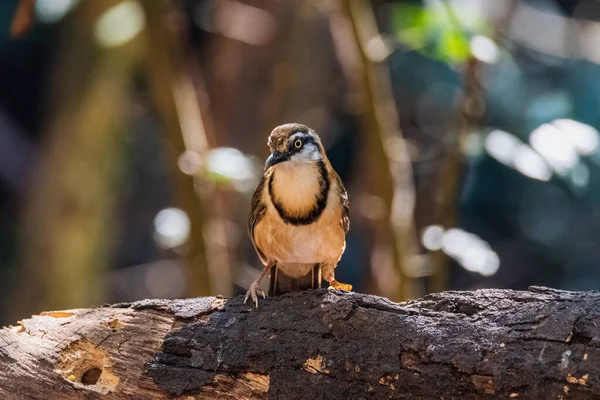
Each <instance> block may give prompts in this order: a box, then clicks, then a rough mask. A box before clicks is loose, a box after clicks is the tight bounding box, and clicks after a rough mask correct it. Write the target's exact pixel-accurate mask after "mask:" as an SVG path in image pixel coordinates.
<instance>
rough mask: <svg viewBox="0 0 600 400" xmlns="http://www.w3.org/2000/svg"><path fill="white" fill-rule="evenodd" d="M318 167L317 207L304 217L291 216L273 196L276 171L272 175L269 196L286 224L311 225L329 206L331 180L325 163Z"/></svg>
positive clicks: (319, 164) (318, 163)
mask: <svg viewBox="0 0 600 400" xmlns="http://www.w3.org/2000/svg"><path fill="white" fill-rule="evenodd" d="M317 166H318V167H319V187H320V190H319V194H318V195H317V197H316V198H315V200H316V201H315V205H314V206H313V207H312V209H310V210H309V211H308V212H307V213H306V214H304V215H295V216H291V215H289V214H287V213H286V212H285V209H284V208H283V205H282V204H281V202H280V201H279V200H277V199H276V198H275V196H274V195H273V179H274V177H275V171H273V173H272V174H271V178H270V179H269V196H270V197H271V201H272V202H273V205H274V206H275V209H276V210H277V213H278V214H279V216H280V217H281V219H282V220H283V222H285V223H286V224H291V225H309V224H312V223H313V222H315V221H316V220H318V219H319V217H320V216H321V214H323V210H325V207H326V206H327V197H328V196H329V187H330V183H329V179H328V176H327V167H326V166H325V163H324V162H323V161H318V162H317Z"/></svg>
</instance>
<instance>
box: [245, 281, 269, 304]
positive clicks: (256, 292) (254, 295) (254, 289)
mask: <svg viewBox="0 0 600 400" xmlns="http://www.w3.org/2000/svg"><path fill="white" fill-rule="evenodd" d="M258 296H262V298H263V299H266V298H267V296H266V295H265V292H263V290H262V289H261V288H260V286H258V283H257V282H253V283H252V285H250V288H249V289H248V291H247V292H246V297H245V298H244V304H246V302H247V301H248V299H249V298H251V299H252V301H253V302H254V305H255V307H256V308H258Z"/></svg>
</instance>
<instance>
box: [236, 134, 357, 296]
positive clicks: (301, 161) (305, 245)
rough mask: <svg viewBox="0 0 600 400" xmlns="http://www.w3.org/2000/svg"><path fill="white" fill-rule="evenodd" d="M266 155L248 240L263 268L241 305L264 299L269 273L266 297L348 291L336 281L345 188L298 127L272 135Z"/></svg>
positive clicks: (318, 146) (315, 140) (319, 147)
mask: <svg viewBox="0 0 600 400" xmlns="http://www.w3.org/2000/svg"><path fill="white" fill-rule="evenodd" d="M267 145H268V147H269V150H270V152H271V154H270V155H269V157H268V158H267V160H266V162H265V166H264V174H263V177H262V179H261V180H260V182H259V184H258V186H257V188H256V191H255V192H254V195H253V196H252V203H251V210H250V215H249V217H248V234H249V236H250V240H251V241H252V244H253V246H254V250H255V251H256V253H257V254H258V257H259V259H260V261H261V262H262V264H263V266H264V268H263V270H262V272H261V273H260V275H259V276H258V278H257V279H256V280H255V281H254V282H253V283H252V284H251V285H250V287H249V288H248V291H247V292H246V296H245V299H244V303H246V302H247V301H248V299H252V301H253V302H254V304H255V306H256V308H258V299H259V296H261V297H262V298H263V299H264V298H266V296H265V293H264V291H263V290H262V289H261V287H260V282H261V281H262V279H263V278H264V277H265V276H266V275H267V274H269V273H270V275H271V276H270V285H269V295H270V296H272V295H278V294H283V293H286V292H289V291H292V290H305V289H316V288H321V283H322V280H325V281H327V282H328V283H329V288H330V289H339V290H348V291H350V290H352V286H351V285H349V284H344V283H341V282H338V281H337V280H336V279H335V273H334V272H335V267H336V266H337V264H338V262H339V260H340V258H341V257H342V254H343V253H344V250H345V248H346V233H347V232H348V229H349V228H350V204H349V201H348V194H347V192H346V188H345V187H344V184H343V183H342V180H341V179H340V177H339V175H338V174H337V173H336V172H335V170H334V169H333V167H332V166H331V163H330V162H329V160H328V159H327V155H326V154H325V149H324V147H323V144H322V143H321V139H320V138H319V135H317V133H316V132H315V131H314V130H312V129H311V128H309V127H307V126H306V125H302V124H299V123H288V124H284V125H280V126H278V127H276V128H275V129H273V131H272V132H271V134H270V135H269V139H268V141H267Z"/></svg>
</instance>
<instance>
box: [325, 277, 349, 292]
mask: <svg viewBox="0 0 600 400" xmlns="http://www.w3.org/2000/svg"><path fill="white" fill-rule="evenodd" d="M327 289H330V290H333V289H337V290H347V291H348V292H349V291H351V290H352V285H349V284H347V283H341V282H338V281H336V280H335V279H332V280H331V282H329V287H328V288H327Z"/></svg>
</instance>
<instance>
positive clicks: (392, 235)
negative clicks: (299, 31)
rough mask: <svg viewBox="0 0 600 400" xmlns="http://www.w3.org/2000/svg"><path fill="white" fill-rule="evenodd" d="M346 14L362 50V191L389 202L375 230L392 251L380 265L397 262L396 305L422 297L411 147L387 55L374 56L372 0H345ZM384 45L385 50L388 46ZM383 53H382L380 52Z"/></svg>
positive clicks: (358, 86) (358, 75)
mask: <svg viewBox="0 0 600 400" xmlns="http://www.w3.org/2000/svg"><path fill="white" fill-rule="evenodd" d="M343 13H344V15H345V18H347V21H349V23H350V26H351V33H352V34H353V38H354V41H355V46H356V47H357V49H358V60H357V61H356V68H355V71H354V72H355V73H354V74H353V76H354V79H355V82H354V87H355V90H356V92H357V95H358V99H359V100H358V104H357V108H358V110H359V113H360V115H359V116H360V118H361V119H362V133H363V139H362V140H363V142H362V152H363V154H364V156H363V158H362V159H361V160H360V161H359V164H360V166H361V169H360V171H359V172H360V173H361V174H362V179H361V182H362V185H364V187H365V189H366V193H369V194H371V195H373V196H376V197H377V198H379V199H381V200H383V203H384V207H383V213H382V215H381V217H380V218H379V219H378V221H376V222H375V223H374V224H375V235H376V240H375V242H376V243H377V246H378V247H380V249H379V250H378V249H376V252H385V250H381V249H384V248H386V247H387V248H390V249H391V254H390V257H381V258H380V261H378V260H377V259H375V260H374V263H385V262H386V259H387V258H391V260H390V261H391V263H392V264H393V267H394V270H395V273H396V274H397V277H396V279H397V280H398V282H399V283H398V285H397V287H396V290H395V291H393V292H390V293H388V292H386V291H385V290H384V291H383V294H384V295H385V296H388V297H390V298H392V299H394V300H405V299H408V298H414V297H416V296H417V295H418V289H417V287H416V282H415V279H414V276H415V275H416V274H415V268H417V265H416V260H417V258H416V257H415V256H416V252H417V246H416V235H415V232H414V225H413V209H414V187H413V182H412V166H411V162H410V157H409V155H408V151H407V149H406V145H405V143H404V140H403V138H402V135H401V133H400V130H399V128H398V123H399V121H398V115H397V113H396V109H395V104H394V100H393V96H392V94H391V83H390V82H389V71H388V70H387V68H386V65H385V58H386V56H387V55H385V56H383V57H382V58H379V55H377V54H375V53H374V52H373V49H374V46H373V43H376V42H377V41H378V40H379V41H381V38H380V36H379V32H378V29H377V25H376V21H375V16H374V13H373V10H372V8H371V5H370V3H369V2H368V1H366V0H344V2H343ZM381 45H382V46H384V44H383V42H381ZM379 49H380V51H385V50H382V49H381V47H380V48H379ZM374 268H378V269H379V271H378V272H374V273H379V274H382V275H385V276H386V277H385V279H386V280H391V279H392V280H393V279H394V278H393V277H392V276H390V275H393V272H392V271H389V270H388V271H386V270H384V269H381V266H380V265H374Z"/></svg>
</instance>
